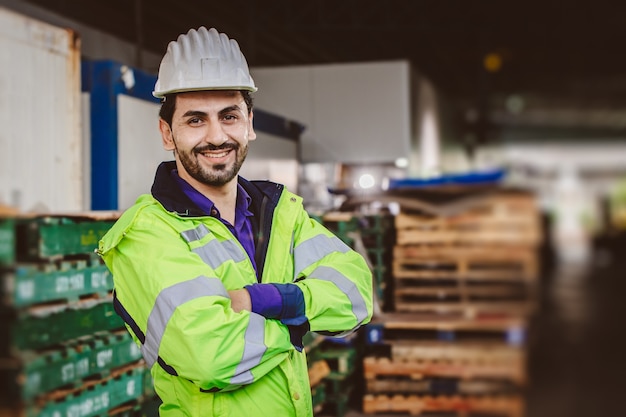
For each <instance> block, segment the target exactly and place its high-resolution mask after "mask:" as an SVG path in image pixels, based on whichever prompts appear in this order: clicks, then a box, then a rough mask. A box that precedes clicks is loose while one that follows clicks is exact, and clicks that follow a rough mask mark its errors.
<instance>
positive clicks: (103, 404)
mask: <svg viewBox="0 0 626 417" xmlns="http://www.w3.org/2000/svg"><path fill="white" fill-rule="evenodd" d="M110 402H111V401H110V398H109V393H108V392H103V393H102V394H99V395H97V396H95V397H93V398H86V399H85V400H84V401H83V402H81V403H80V404H74V405H71V406H69V407H68V408H67V411H66V413H65V415H66V417H84V416H88V415H91V414H93V413H97V412H98V411H101V410H106V409H108V408H109V404H110ZM53 417H61V413H60V412H58V411H57V412H55V413H54V415H53Z"/></svg>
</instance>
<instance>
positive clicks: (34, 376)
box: [26, 372, 41, 392]
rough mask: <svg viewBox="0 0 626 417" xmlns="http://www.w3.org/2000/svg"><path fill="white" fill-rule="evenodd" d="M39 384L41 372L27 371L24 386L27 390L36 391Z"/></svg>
mask: <svg viewBox="0 0 626 417" xmlns="http://www.w3.org/2000/svg"><path fill="white" fill-rule="evenodd" d="M40 385H41V373H39V372H33V373H29V374H28V375H27V376H26V386H27V387H28V389H29V390H32V391H33V392H36V391H38V390H39V386H40Z"/></svg>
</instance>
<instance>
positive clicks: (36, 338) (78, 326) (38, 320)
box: [0, 297, 124, 354]
mask: <svg viewBox="0 0 626 417" xmlns="http://www.w3.org/2000/svg"><path fill="white" fill-rule="evenodd" d="M122 328H124V322H123V321H122V319H121V318H120V317H119V316H118V315H117V314H116V313H115V311H114V309H113V304H112V302H111V298H110V297H109V298H105V299H102V300H86V301H81V302H80V303H76V304H75V305H71V304H62V305H59V306H46V307H45V308H41V307H40V308H36V309H34V308H33V309H29V310H28V311H27V312H23V313H21V314H20V315H18V316H17V317H13V318H12V320H9V319H6V318H5V319H4V320H2V321H1V322H0V336H4V337H3V339H0V343H5V345H4V346H2V345H0V347H2V348H4V353H5V354H8V353H9V352H15V351H20V350H27V349H28V350H36V349H43V348H47V347H51V346H54V345H58V344H60V343H63V342H67V341H70V340H72V339H76V338H79V337H84V336H90V335H93V334H95V333H96V332H102V331H113V330H118V329H122Z"/></svg>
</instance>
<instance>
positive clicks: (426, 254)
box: [393, 245, 538, 282]
mask: <svg viewBox="0 0 626 417" xmlns="http://www.w3.org/2000/svg"><path fill="white" fill-rule="evenodd" d="M537 271H538V257H537V254H536V251H535V250H534V249H532V248H528V247H519V246H516V247H515V248H503V247H491V246H490V247H483V248H478V247H445V248H443V247H441V248H428V247H419V246H414V245H396V246H395V247H394V255H393V275H394V277H395V278H396V279H404V278H407V279H467V280H478V281H490V280H491V281H493V280H495V281H511V280H516V281H525V282H533V281H534V280H535V279H536V278H537Z"/></svg>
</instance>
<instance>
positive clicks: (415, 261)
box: [363, 190, 541, 417]
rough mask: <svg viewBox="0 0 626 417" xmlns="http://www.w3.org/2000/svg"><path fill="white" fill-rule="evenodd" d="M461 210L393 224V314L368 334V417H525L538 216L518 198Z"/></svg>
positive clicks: (498, 196) (407, 214)
mask: <svg viewBox="0 0 626 417" xmlns="http://www.w3.org/2000/svg"><path fill="white" fill-rule="evenodd" d="M467 201H469V200H467ZM467 201H466V203H465V204H459V205H458V207H457V209H456V210H443V211H442V212H445V215H444V214H441V213H437V212H435V211H430V212H428V211H424V210H423V211H419V212H418V211H413V212H411V211H408V210H406V209H403V211H402V212H401V213H400V214H398V215H397V216H396V218H395V226H396V244H395V247H394V254H393V280H394V283H393V286H394V290H393V294H394V295H393V304H394V312H392V313H387V314H383V315H379V316H378V317H375V319H374V320H373V322H372V323H371V324H370V325H368V326H367V330H366V331H367V340H368V342H369V348H368V352H367V354H366V355H365V357H364V377H365V382H366V393H365V395H364V398H363V409H364V411H365V412H366V413H382V412H405V413H410V414H413V415H418V414H419V415H422V414H426V415H428V414H429V413H445V412H447V413H452V414H455V413H464V414H469V415H473V414H490V415H500V416H508V417H519V416H522V415H523V408H524V401H523V392H524V388H525V384H526V338H527V337H526V335H527V331H528V329H527V323H528V320H529V316H530V315H531V314H532V313H533V311H534V309H535V305H536V301H537V300H536V290H537V281H538V279H537V278H538V277H537V274H538V272H537V271H538V265H537V247H538V244H539V241H540V232H541V231H540V216H539V211H538V209H537V207H536V202H535V200H534V197H533V196H532V195H530V194H528V193H524V192H512V191H504V190H499V191H497V192H492V193H489V194H486V195H484V196H481V197H479V198H472V199H471V203H467ZM424 206H426V205H424Z"/></svg>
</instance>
